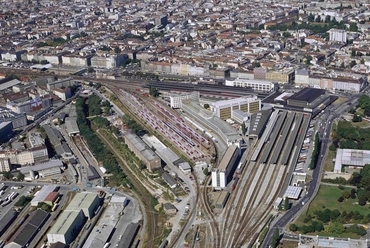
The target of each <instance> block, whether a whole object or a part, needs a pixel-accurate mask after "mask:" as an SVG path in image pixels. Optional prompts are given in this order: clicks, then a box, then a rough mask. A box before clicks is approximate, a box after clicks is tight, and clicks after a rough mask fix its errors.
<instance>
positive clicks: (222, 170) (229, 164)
mask: <svg viewBox="0 0 370 248" xmlns="http://www.w3.org/2000/svg"><path fill="white" fill-rule="evenodd" d="M239 156H240V148H239V147H238V146H237V145H231V146H229V147H228V149H227V151H226V153H225V155H224V156H223V157H222V159H221V162H220V164H219V165H218V168H215V169H213V171H212V187H213V188H215V189H218V190H220V189H223V188H225V187H226V185H227V184H228V183H229V181H230V180H231V177H232V174H233V172H234V170H235V165H236V161H237V159H238V158H239Z"/></svg>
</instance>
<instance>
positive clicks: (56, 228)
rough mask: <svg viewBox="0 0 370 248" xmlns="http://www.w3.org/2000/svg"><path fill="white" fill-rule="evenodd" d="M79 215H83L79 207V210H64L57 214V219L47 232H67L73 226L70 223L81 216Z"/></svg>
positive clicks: (63, 233)
mask: <svg viewBox="0 0 370 248" xmlns="http://www.w3.org/2000/svg"><path fill="white" fill-rule="evenodd" d="M81 216H83V212H82V210H81V209H80V210H79V211H70V210H64V211H63V212H62V213H61V214H60V215H59V217H58V219H57V221H56V222H55V223H54V225H53V226H52V227H51V229H50V230H49V232H48V234H62V235H65V234H67V233H68V232H69V231H70V229H73V228H75V226H72V224H73V223H75V221H76V219H78V218H81Z"/></svg>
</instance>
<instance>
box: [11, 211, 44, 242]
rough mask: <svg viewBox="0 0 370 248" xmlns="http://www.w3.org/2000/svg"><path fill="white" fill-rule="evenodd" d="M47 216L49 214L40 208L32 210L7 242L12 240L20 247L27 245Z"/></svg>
mask: <svg viewBox="0 0 370 248" xmlns="http://www.w3.org/2000/svg"><path fill="white" fill-rule="evenodd" d="M49 216H50V214H49V213H48V212H46V211H44V210H42V209H37V210H35V211H33V212H32V213H31V214H30V215H29V216H28V218H27V219H26V220H25V221H24V223H23V224H22V225H21V226H20V227H19V228H18V229H17V231H16V232H15V234H14V235H13V236H12V237H11V238H10V240H9V242H14V243H16V244H18V245H20V246H21V247H22V248H25V247H28V246H29V245H30V243H31V241H32V240H33V238H34V237H35V236H36V234H37V233H38V232H39V230H40V229H41V228H42V226H43V225H44V224H45V222H46V220H47V219H48V218H49Z"/></svg>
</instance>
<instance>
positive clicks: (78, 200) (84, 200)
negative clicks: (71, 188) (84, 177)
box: [65, 192, 100, 219]
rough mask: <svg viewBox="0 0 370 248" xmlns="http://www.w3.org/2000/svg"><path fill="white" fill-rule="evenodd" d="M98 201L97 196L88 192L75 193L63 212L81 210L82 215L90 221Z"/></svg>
mask: <svg viewBox="0 0 370 248" xmlns="http://www.w3.org/2000/svg"><path fill="white" fill-rule="evenodd" d="M99 204H100V199H99V197H98V195H97V194H95V193H89V192H81V193H77V194H76V195H75V197H73V199H72V201H71V202H70V203H69V204H68V206H67V207H66V208H65V210H66V211H67V210H70V211H79V210H82V211H83V213H84V215H85V216H86V217H87V218H89V219H91V218H92V217H93V216H94V211H95V210H96V209H97V208H98V206H99Z"/></svg>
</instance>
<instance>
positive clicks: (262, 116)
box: [248, 109, 272, 136]
mask: <svg viewBox="0 0 370 248" xmlns="http://www.w3.org/2000/svg"><path fill="white" fill-rule="evenodd" d="M271 113H272V110H271V109H268V110H261V111H259V112H258V113H255V114H253V115H252V116H251V121H250V126H249V130H248V131H249V135H257V136H259V135H260V134H261V132H262V130H263V129H264V128H265V126H266V122H267V121H268V119H269V117H270V115H271Z"/></svg>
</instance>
